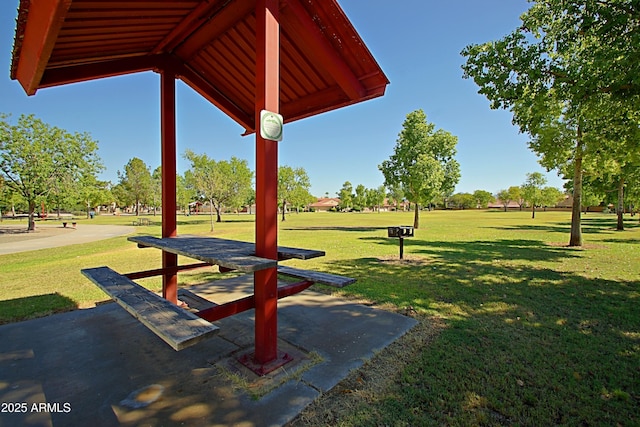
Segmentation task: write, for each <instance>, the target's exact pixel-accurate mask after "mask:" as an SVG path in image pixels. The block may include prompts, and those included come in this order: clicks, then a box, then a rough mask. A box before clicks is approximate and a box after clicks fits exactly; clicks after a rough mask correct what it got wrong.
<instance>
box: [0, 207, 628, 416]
mask: <svg viewBox="0 0 640 427" xmlns="http://www.w3.org/2000/svg"><path fill="white" fill-rule="evenodd" d="M223 219H224V220H225V221H224V222H223V223H220V224H216V225H215V227H216V229H215V231H214V233H213V235H215V236H217V237H225V238H236V239H240V240H252V239H253V227H254V223H253V221H252V217H251V216H246V215H244V216H236V215H226V216H224V217H223ZM87 221H88V220H87ZM615 221H616V218H615V216H613V215H604V214H587V215H585V216H584V217H583V232H584V237H585V246H584V247H583V248H568V247H566V243H567V242H568V241H569V226H570V214H569V213H567V212H537V213H536V218H535V219H533V220H532V219H531V213H530V212H506V213H505V212H497V211H496V212H486V211H435V212H424V213H422V214H421V224H422V228H421V229H420V230H416V232H415V237H414V238H411V239H406V240H405V258H406V259H405V260H404V261H399V260H398V259H397V258H398V242H397V240H393V239H388V238H387V237H386V235H387V230H386V227H387V226H391V225H403V224H411V223H412V214H410V213H381V214H378V213H359V214H356V213H352V214H330V213H308V214H299V215H298V214H291V215H289V216H288V217H287V220H286V221H285V222H283V223H280V232H279V241H280V244H282V245H288V246H297V247H307V248H313V249H321V250H324V251H326V252H327V256H326V257H323V258H318V259H314V260H309V261H295V262H291V263H290V265H295V266H299V267H304V268H309V269H317V270H323V271H328V272H334V273H337V274H343V275H348V276H352V277H354V278H356V279H358V281H357V282H356V283H355V284H354V285H351V286H350V287H348V288H345V289H344V290H342V291H341V292H343V293H344V294H345V296H349V297H355V298H360V299H363V300H367V301H370V302H372V303H375V304H377V305H380V306H384V307H389V308H390V309H394V310H398V311H400V312H410V313H412V315H414V316H416V317H417V318H418V319H419V320H420V322H421V324H424V325H427V324H431V323H433V324H438V325H441V327H440V328H439V329H438V332H437V334H436V335H435V336H434V337H433V339H431V340H430V341H429V343H428V344H425V345H416V344H413V345H410V344H407V348H406V354H407V355H408V356H407V358H408V360H404V361H400V360H398V363H397V364H396V365H395V366H396V369H395V371H393V372H392V373H391V374H390V375H388V376H387V378H386V385H385V387H384V388H383V389H382V390H379V391H378V392H377V393H375V394H373V393H370V394H366V393H361V394H360V395H357V394H353V393H351V394H352V395H351V396H349V397H347V396H346V395H340V394H338V393H336V394H334V396H333V397H332V396H328V397H327V398H333V399H336V400H340V399H347V398H349V399H351V400H350V404H349V406H348V409H346V410H343V411H341V412H340V413H339V417H335V418H333V419H332V421H331V422H327V424H336V423H337V424H339V425H344V426H361V425H390V426H392V425H393V426H416V425H528V426H546V425H571V426H573V425H602V426H615V425H622V426H632V425H640V316H639V314H640V308H639V307H640V255H639V249H640V224H639V223H638V217H634V218H627V219H626V220H625V227H626V230H625V231H622V232H619V231H615ZM116 222H119V223H121V224H127V223H128V224H130V223H131V222H130V218H126V219H125V218H116V217H107V216H104V217H98V218H96V219H95V220H93V223H116ZM158 222H159V217H158ZM81 225H82V223H80V224H79V226H81ZM135 231H136V232H139V233H144V234H155V235H159V233H160V227H159V226H150V227H138V228H135ZM179 233H180V234H209V222H208V217H207V216H198V217H194V216H192V217H180V218H179ZM188 261H189V260H185V262H188ZM160 262H161V261H160V251H157V250H153V249H144V250H143V249H138V248H137V247H136V245H134V244H132V243H130V242H127V240H126V237H121V238H114V239H109V240H104V241H101V242H95V243H91V244H84V245H77V246H69V247H65V248H57V249H55V250H42V251H34V252H26V253H21V254H15V255H3V256H0V286H1V288H0V289H2V291H1V292H0V322H1V323H6V322H12V321H16V320H20V319H25V318H29V317H34V316H43V315H47V314H50V313H53V312H57V311H64V310H69V309H73V308H76V307H87V306H91V305H93V304H94V303H95V302H97V301H101V300H105V299H106V296H105V295H104V294H102V293H101V291H99V290H98V289H97V288H96V287H95V286H93V285H92V284H91V283H90V282H89V281H88V280H86V279H85V278H84V277H83V276H82V275H81V274H80V273H79V270H80V269H81V268H84V267H92V266H99V265H108V266H110V267H112V268H114V269H115V270H117V271H119V272H127V271H136V270H141V269H152V268H157V267H159V266H160ZM210 278H215V273H208V272H204V273H203V272H202V271H197V272H195V273H192V274H184V275H181V281H182V283H183V284H184V285H188V284H193V283H199V282H202V281H205V280H209V279H210ZM143 284H145V285H147V286H148V287H150V288H152V289H158V288H159V286H160V282H159V280H158V279H148V280H145V281H143ZM396 351H397V350H396ZM382 353H384V352H382ZM382 356H384V355H382ZM374 362H375V360H374ZM385 363H387V364H391V365H392V366H394V363H393V360H391V362H389V361H386V362H385ZM388 368H389V367H387V369H388ZM366 369H370V370H371V371H372V372H373V371H375V370H376V369H377V367H376V366H375V363H373V364H372V365H370V366H368V367H367V368H366ZM363 377H365V380H363V381H364V383H363V384H362V387H363V389H364V388H366V387H367V384H366V377H367V375H364V374H363ZM370 377H373V375H371V376H370ZM354 396H355V397H354ZM316 422H319V421H318V420H316Z"/></svg>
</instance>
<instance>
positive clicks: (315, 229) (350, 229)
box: [282, 226, 387, 232]
mask: <svg viewBox="0 0 640 427" xmlns="http://www.w3.org/2000/svg"><path fill="white" fill-rule="evenodd" d="M386 229H387V227H356V226H345V227H340V226H332V227H323V226H318V227H291V228H283V229H282V230H289V231H318V230H325V231H326V230H329V231H356V232H358V231H360V232H366V231H378V230H386Z"/></svg>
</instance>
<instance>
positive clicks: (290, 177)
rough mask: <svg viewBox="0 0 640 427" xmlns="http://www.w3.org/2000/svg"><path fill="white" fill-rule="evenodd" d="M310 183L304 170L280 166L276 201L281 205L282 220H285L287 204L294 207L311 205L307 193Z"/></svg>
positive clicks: (309, 196)
mask: <svg viewBox="0 0 640 427" xmlns="http://www.w3.org/2000/svg"><path fill="white" fill-rule="evenodd" d="M309 188H311V181H310V180H309V176H308V175H307V171H305V170H304V168H292V167H291V166H280V168H278V201H279V202H280V204H281V205H282V220H283V221H284V220H285V219H286V217H285V212H286V210H287V209H286V207H287V203H289V204H290V205H291V206H293V207H295V208H296V210H297V209H299V208H300V206H305V205H307V204H309V203H311V201H312V199H313V197H312V196H311V194H310V193H309Z"/></svg>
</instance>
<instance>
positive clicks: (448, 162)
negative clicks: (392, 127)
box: [378, 110, 460, 228]
mask: <svg viewBox="0 0 640 427" xmlns="http://www.w3.org/2000/svg"><path fill="white" fill-rule="evenodd" d="M457 143H458V138H457V137H455V136H453V135H451V134H450V133H449V132H447V131H444V130H442V129H438V130H435V125H434V124H433V123H429V122H428V121H427V116H426V114H425V113H424V111H422V110H416V111H413V112H411V113H409V114H408V115H407V117H406V119H405V121H404V123H403V124H402V131H401V132H400V134H399V135H398V139H397V140H396V145H395V148H394V153H393V154H392V155H391V157H390V158H389V160H385V161H384V162H382V164H381V165H379V166H378V168H379V169H380V171H382V174H383V175H384V179H385V186H387V187H390V188H391V187H394V186H401V187H402V190H403V192H404V195H405V197H406V198H407V199H408V200H409V201H411V202H414V203H415V215H414V221H413V226H414V228H419V225H420V219H419V205H426V204H428V203H431V202H432V201H433V200H434V199H435V198H436V197H438V196H440V195H442V194H450V193H451V192H452V191H453V188H455V185H456V184H457V183H458V181H459V180H460V165H459V164H458V162H457V161H456V160H455V159H454V156H455V155H456V144H457Z"/></svg>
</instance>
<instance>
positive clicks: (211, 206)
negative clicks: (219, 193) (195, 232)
mask: <svg viewBox="0 0 640 427" xmlns="http://www.w3.org/2000/svg"><path fill="white" fill-rule="evenodd" d="M209 222H210V223H211V230H210V231H211V232H212V233H213V200H209Z"/></svg>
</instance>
